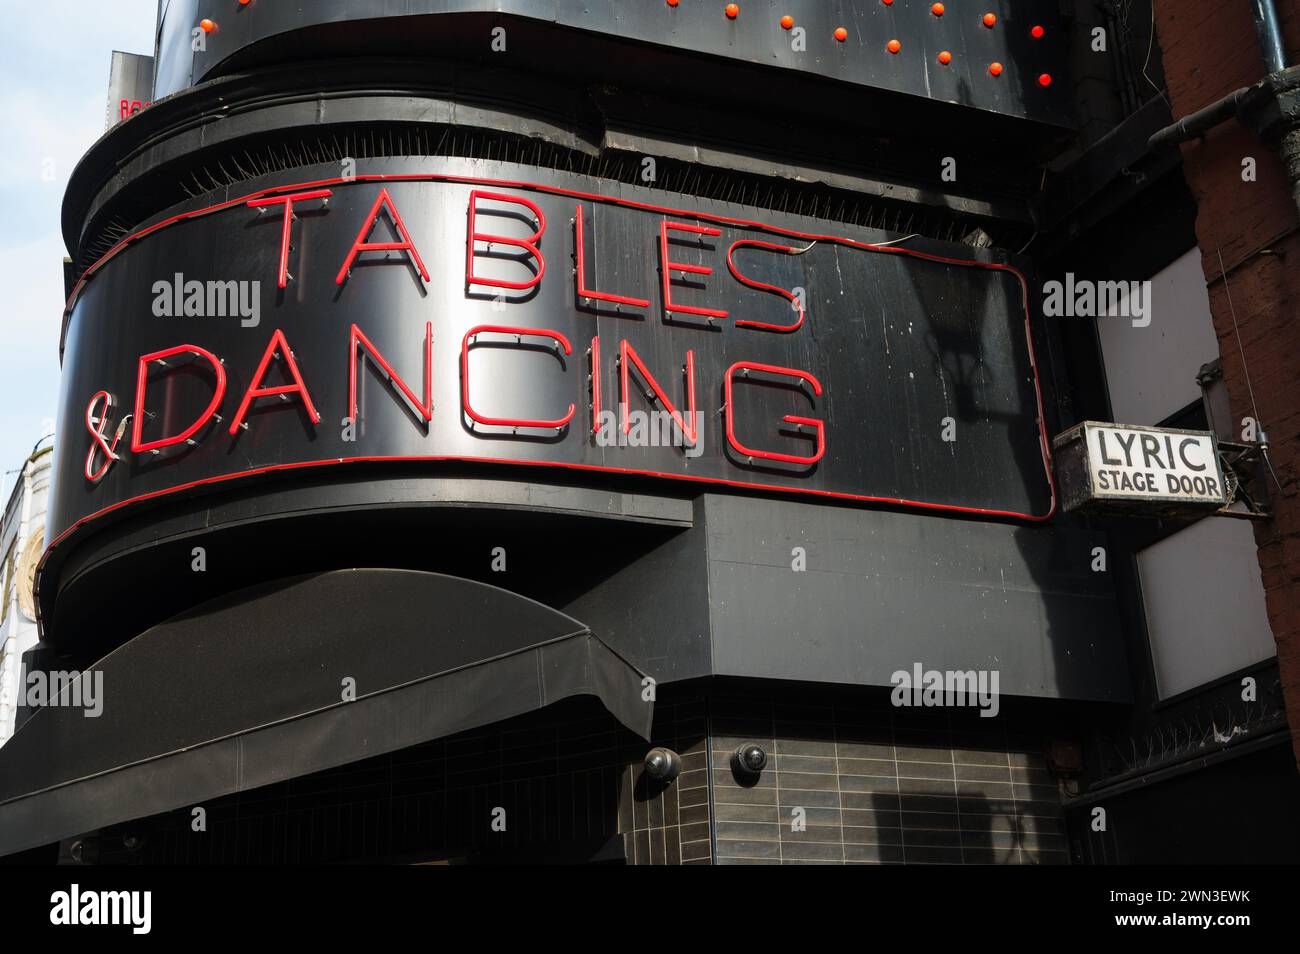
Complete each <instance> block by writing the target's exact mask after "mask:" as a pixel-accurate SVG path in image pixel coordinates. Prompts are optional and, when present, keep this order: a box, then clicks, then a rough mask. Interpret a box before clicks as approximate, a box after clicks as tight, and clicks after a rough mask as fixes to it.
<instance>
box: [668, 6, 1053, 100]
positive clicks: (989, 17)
mask: <svg viewBox="0 0 1300 954" xmlns="http://www.w3.org/2000/svg"><path fill="white" fill-rule="evenodd" d="M666 2H667V3H668V6H670V7H675V6H677V5H678V4H680V3H681V0H666ZM880 2H881V3H883V4H884V5H885V6H887V7H890V6H893V5H894V0H880ZM722 12H723V13H724V14H725V15H726V17H727V19H728V20H734V19H736V18H737V17H739V16H740V4H738V3H729V4H727V5H726V6H725V7H723V8H722ZM930 12H931V13H933V14H934V15H935V16H936V17H941V16H943V15H944V13H946V12H947V10H946V8H945V7H944V5H943V4H942V3H935V4H931V6H930ZM980 22H981V23H983V24H984V26H985V27H987V28H988V29H990V30H991V29H993V28H994V27H995V26H997V23H998V17H997V14H996V13H986V14H984V16H982V17H981V18H980ZM780 24H781V29H782V30H793V29H794V17H792V16H790V14H788V13H787V14H785V16H783V17H781V20H780ZM1046 33H1047V31H1046V30H1044V29H1043V27H1042V26H1040V25H1038V24H1035V25H1034V26H1033V27H1032V28H1031V29H1030V30H1029V35H1030V36H1031V37H1033V38H1034V39H1035V40H1041V39H1042V38H1043V37H1044V36H1045V35H1046ZM834 36H835V39H836V40H837V41H838V42H840V43H843V42H844V41H845V40H847V39H848V38H849V31H848V30H847V29H846V28H845V27H836V28H835V33H834ZM885 49H887V50H888V51H889V52H890V53H893V54H895V55H897V54H899V53H901V52H902V51H903V44H902V43H900V42H899V41H898V40H896V39H895V40H890V41H889V42H888V43H886V44H885ZM937 59H938V60H939V62H940V63H941V64H942V65H944V66H947V65H949V64H950V63H951V62H952V51H950V50H940V51H939V55H938V57H937ZM1002 70H1003V66H1002V64H1001V63H998V62H996V61H995V62H993V63H990V64H989V75H990V76H1001V75H1002ZM1038 85H1039V86H1051V85H1052V76H1051V74H1050V73H1041V74H1039V76H1038Z"/></svg>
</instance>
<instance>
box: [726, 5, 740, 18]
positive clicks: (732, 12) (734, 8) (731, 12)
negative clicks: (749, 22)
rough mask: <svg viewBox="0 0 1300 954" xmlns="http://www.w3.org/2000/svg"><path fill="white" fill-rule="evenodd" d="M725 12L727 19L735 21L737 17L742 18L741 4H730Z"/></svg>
mask: <svg viewBox="0 0 1300 954" xmlns="http://www.w3.org/2000/svg"><path fill="white" fill-rule="evenodd" d="M723 12H724V13H725V14H726V15H727V19H729V20H734V19H736V17H738V16H740V4H738V3H729V4H727V9H726V10H724V11H723Z"/></svg>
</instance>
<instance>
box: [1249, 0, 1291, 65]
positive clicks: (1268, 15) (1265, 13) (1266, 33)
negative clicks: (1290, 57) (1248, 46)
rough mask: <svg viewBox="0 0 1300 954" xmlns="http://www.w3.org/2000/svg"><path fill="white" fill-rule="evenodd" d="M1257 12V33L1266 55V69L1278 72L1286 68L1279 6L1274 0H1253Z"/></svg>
mask: <svg viewBox="0 0 1300 954" xmlns="http://www.w3.org/2000/svg"><path fill="white" fill-rule="evenodd" d="M1251 7H1252V8H1253V12H1254V14H1255V33H1256V35H1257V36H1258V37H1259V51H1260V53H1262V54H1263V56H1264V70H1265V72H1268V73H1276V72H1278V71H1279V70H1284V69H1286V50H1285V49H1283V47H1282V25H1281V24H1280V23H1278V19H1277V7H1276V6H1274V5H1273V0H1252V2H1251Z"/></svg>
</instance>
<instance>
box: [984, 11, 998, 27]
mask: <svg viewBox="0 0 1300 954" xmlns="http://www.w3.org/2000/svg"><path fill="white" fill-rule="evenodd" d="M997 22H998V18H997V15H996V14H993V13H986V14H984V25H985V26H986V27H991V26H993V24H995V23H997Z"/></svg>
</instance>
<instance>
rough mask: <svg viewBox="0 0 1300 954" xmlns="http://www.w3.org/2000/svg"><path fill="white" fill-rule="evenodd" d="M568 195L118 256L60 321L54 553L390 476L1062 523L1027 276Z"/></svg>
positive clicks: (780, 227)
mask: <svg viewBox="0 0 1300 954" xmlns="http://www.w3.org/2000/svg"><path fill="white" fill-rule="evenodd" d="M564 181H565V183H566V185H565V187H564V188H560V187H557V186H543V185H531V184H525V183H520V182H505V181H492V180H485V179H475V180H472V181H470V180H465V179H459V178H454V177H453V176H451V175H449V174H440V175H433V174H429V175H419V176H411V175H406V176H387V177H382V176H378V175H375V176H361V177H358V178H356V179H352V180H348V181H342V180H327V181H315V182H312V183H311V184H310V185H305V186H290V185H286V186H283V187H278V188H276V189H274V190H269V191H262V192H258V193H255V194H251V195H248V196H242V197H239V198H236V199H232V200H230V201H227V202H224V203H223V204H221V205H219V206H213V207H209V208H204V209H197V210H194V211H192V212H188V213H186V214H184V215H182V216H180V217H178V218H174V219H171V220H168V221H166V222H164V223H162V224H161V225H159V226H156V227H154V228H152V229H151V230H146V231H144V232H142V233H140V234H138V235H137V236H136V237H134V238H133V239H131V240H129V241H127V242H124V243H123V244H122V245H120V246H119V247H118V248H117V249H116V250H114V251H113V252H110V253H109V254H108V255H107V256H105V258H104V259H103V260H101V261H100V262H99V263H97V264H96V266H94V267H93V268H92V270H91V271H90V273H89V274H88V277H87V278H86V279H84V280H83V282H82V283H81V284H80V285H79V286H78V289H77V291H76V292H74V296H73V301H72V304H71V308H72V312H71V315H70V318H69V326H68V330H67V337H66V341H65V351H64V368H63V382H62V397H61V408H60V413H61V419H60V428H59V435H60V441H59V443H58V446H57V452H58V454H59V461H60V463H59V479H58V486H57V493H56V498H57V499H56V501H55V505H54V508H53V515H52V520H53V523H54V529H55V532H56V533H62V532H64V531H66V530H68V529H69V528H70V527H72V526H73V525H74V524H76V523H77V522H78V521H81V520H83V519H86V518H88V517H91V516H94V515H97V514H101V513H103V512H105V511H106V510H108V509H111V508H115V507H118V506H120V505H123V504H125V503H128V502H135V501H139V500H141V499H142V498H156V497H158V496H161V495H163V494H166V493H170V492H172V491H175V490H180V489H189V488H192V487H194V486H195V485H202V484H210V483H213V482H220V481H226V480H237V479H251V478H253V477H254V476H255V475H257V474H259V473H264V472H266V471H268V470H274V469H278V468H289V467H300V466H312V467H318V468H319V467H328V466H334V467H340V466H351V465H352V464H353V463H354V462H360V461H376V460H401V461H403V462H405V463H403V464H402V466H404V467H415V468H421V467H423V468H424V469H425V471H427V472H429V473H436V472H437V470H436V464H434V463H432V462H436V461H439V460H461V461H465V460H468V461H475V462H478V461H482V462H490V463H503V464H506V463H517V464H527V465H544V466H553V467H557V468H576V469H581V470H586V471H598V472H608V473H613V474H617V473H620V472H622V473H631V474H638V475H654V476H656V477H662V478H665V479H677V480H689V481H699V482H705V483H709V484H714V485H721V486H743V487H746V488H758V489H770V490H771V491H774V492H781V493H786V492H792V491H793V492H800V493H808V494H816V495H827V496H832V497H837V498H842V499H848V500H854V501H861V502H864V503H874V502H882V501H883V502H887V503H890V504H901V505H909V506H920V507H926V508H942V509H954V510H965V511H976V512H980V513H988V514H997V515H1009V516H1014V517H1020V518H1024V519H1030V520H1036V519H1044V518H1046V517H1047V516H1049V515H1050V514H1051V512H1052V511H1053V509H1054V495H1053V490H1052V487H1051V482H1050V476H1049V470H1048V468H1047V464H1046V445H1045V440H1044V435H1043V429H1042V424H1041V421H1040V417H1041V398H1040V396H1039V392H1038V382H1037V372H1036V368H1035V366H1034V361H1033V356H1032V351H1031V347H1030V341H1029V337H1028V322H1027V316H1026V304H1025V301H1026V299H1025V288H1024V282H1023V279H1022V278H1021V277H1020V275H1019V274H1018V273H1017V272H1015V271H1014V270H1012V269H1010V268H1007V267H999V266H993V265H988V264H983V263H978V262H973V261H961V260H956V259H946V258H941V257H938V256H936V255H934V254H929V255H927V254H924V253H922V252H920V251H918V250H916V249H915V248H910V247H909V245H915V244H916V243H917V240H912V241H911V242H910V243H903V244H900V245H895V246H890V247H881V248H872V247H871V246H870V244H869V238H870V236H869V235H868V234H867V233H866V232H864V231H862V230H857V231H856V232H855V230H853V229H852V228H849V227H844V228H843V229H841V230H839V231H836V232H834V234H829V235H814V234H809V232H808V222H809V220H799V221H798V222H797V223H796V222H790V221H787V222H782V221H781V220H780V219H779V217H775V218H773V219H772V220H770V221H764V222H763V223H762V224H761V225H760V224H758V223H755V222H752V221H748V219H755V218H761V217H762V213H759V212H754V211H753V210H744V209H741V208H739V207H734V206H726V207H724V206H718V205H709V206H707V207H706V208H692V206H691V200H689V199H687V198H685V197H678V196H670V197H668V198H667V199H665V198H664V197H663V196H661V195H658V196H657V195H654V194H653V193H651V192H649V191H648V190H635V191H636V193H637V199H636V201H635V202H633V201H630V200H628V199H615V198H611V197H602V196H600V195H597V194H595V193H596V190H597V189H598V188H599V187H600V185H598V184H597V183H595V182H591V183H586V185H588V186H589V189H590V191H578V190H577V189H575V188H573V187H572V186H571V185H569V183H571V182H573V181H574V180H573V178H572V177H569V178H566V179H565V180H564ZM605 185H607V184H605ZM627 191H629V192H630V191H634V190H627ZM670 200H672V201H670ZM652 203H654V204H652ZM826 231H827V232H831V231H832V230H831V229H830V228H826ZM421 461H424V462H426V463H423V464H422V463H420V462H421Z"/></svg>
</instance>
